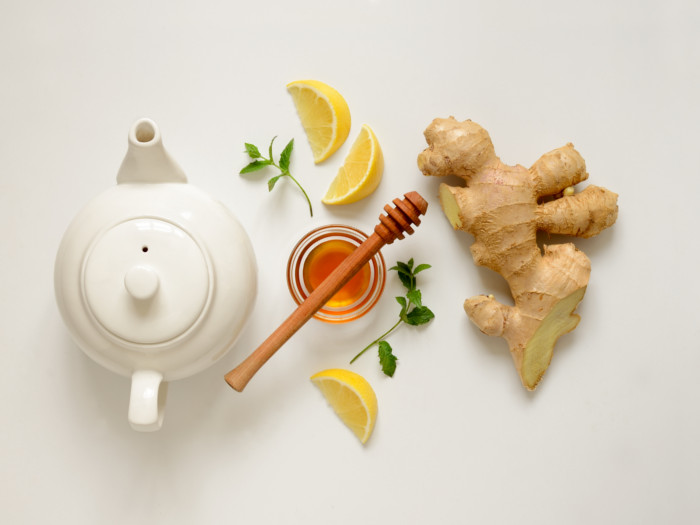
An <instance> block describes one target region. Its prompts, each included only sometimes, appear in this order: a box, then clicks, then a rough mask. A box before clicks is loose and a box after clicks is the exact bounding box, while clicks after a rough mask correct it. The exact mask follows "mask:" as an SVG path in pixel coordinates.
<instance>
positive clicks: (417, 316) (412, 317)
mask: <svg viewBox="0 0 700 525" xmlns="http://www.w3.org/2000/svg"><path fill="white" fill-rule="evenodd" d="M434 317H435V314H433V312H431V311H430V308H428V307H427V306H419V307H416V308H414V309H413V310H411V311H410V312H408V314H407V315H406V323H407V324H410V325H412V326H418V325H422V324H426V323H428V322H430V320H431V319H433V318H434Z"/></svg>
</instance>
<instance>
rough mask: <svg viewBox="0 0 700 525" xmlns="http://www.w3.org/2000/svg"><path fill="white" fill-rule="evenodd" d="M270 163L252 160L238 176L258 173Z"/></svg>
mask: <svg viewBox="0 0 700 525" xmlns="http://www.w3.org/2000/svg"><path fill="white" fill-rule="evenodd" d="M269 165H270V161H268V160H254V161H253V162H251V163H250V164H248V165H247V166H246V167H245V168H243V169H242V170H241V171H240V172H239V174H240V175H244V174H246V173H252V172H254V171H258V170H261V169H263V168H264V167H265V166H269Z"/></svg>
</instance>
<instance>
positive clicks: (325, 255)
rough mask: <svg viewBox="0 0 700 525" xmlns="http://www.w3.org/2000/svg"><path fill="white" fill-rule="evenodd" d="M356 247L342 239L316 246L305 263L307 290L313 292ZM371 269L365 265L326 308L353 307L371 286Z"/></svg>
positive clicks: (304, 274) (303, 273)
mask: <svg viewBox="0 0 700 525" xmlns="http://www.w3.org/2000/svg"><path fill="white" fill-rule="evenodd" d="M355 248H356V246H355V245H353V244H351V243H349V242H348V241H345V240H342V239H330V240H328V241H326V242H323V243H321V244H319V245H318V246H316V247H315V248H314V249H312V250H311V251H310V252H309V255H308V256H307V257H306V260H305V261H304V265H303V269H302V275H303V278H304V284H305V285H306V288H307V289H308V290H309V291H310V292H311V291H313V290H315V289H316V287H317V286H318V285H319V284H321V283H322V282H323V281H324V279H325V278H326V277H328V276H329V275H330V274H331V272H332V271H333V270H335V269H336V267H337V266H338V265H339V264H340V263H341V262H343V260H344V259H345V258H346V257H347V256H348V255H350V254H351V253H352V252H353V251H354V250H355ZM370 277H371V269H370V266H369V263H367V264H365V265H364V266H363V267H362V268H361V269H360V271H359V272H357V273H356V274H355V275H354V276H353V277H352V279H350V280H349V281H348V282H347V283H346V284H345V285H344V286H343V287H342V288H341V289H340V290H338V292H337V293H336V294H335V295H334V296H333V297H331V298H330V299H329V301H328V302H327V303H326V306H327V307H329V308H339V307H343V306H348V305H351V304H353V303H355V302H357V301H359V300H361V299H362V297H363V296H364V295H365V293H366V292H367V288H368V287H369V284H370Z"/></svg>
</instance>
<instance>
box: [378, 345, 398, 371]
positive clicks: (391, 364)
mask: <svg viewBox="0 0 700 525" xmlns="http://www.w3.org/2000/svg"><path fill="white" fill-rule="evenodd" d="M378 346H379V364H380V365H382V372H384V373H385V374H386V375H388V376H389V377H394V372H396V361H398V358H397V357H396V356H395V355H394V354H393V352H392V351H391V345H390V344H389V343H387V342H386V341H379V345H378Z"/></svg>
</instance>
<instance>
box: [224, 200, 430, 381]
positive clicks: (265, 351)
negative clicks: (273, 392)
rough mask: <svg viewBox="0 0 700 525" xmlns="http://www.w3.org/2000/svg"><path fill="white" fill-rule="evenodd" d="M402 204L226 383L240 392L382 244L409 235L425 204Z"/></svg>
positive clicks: (387, 208) (389, 212) (399, 202)
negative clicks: (404, 234) (405, 234)
mask: <svg viewBox="0 0 700 525" xmlns="http://www.w3.org/2000/svg"><path fill="white" fill-rule="evenodd" d="M404 197H405V198H404V199H403V200H399V199H394V201H393V203H394V205H395V206H396V207H395V208H392V207H391V206H389V205H387V206H385V207H384V210H385V211H386V212H387V215H380V217H379V220H380V223H379V224H378V225H377V226H376V227H375V228H374V233H373V234H372V235H370V237H369V238H368V239H367V240H366V241H364V242H363V243H362V244H360V246H358V247H357V248H356V249H355V251H353V252H352V253H351V254H350V255H349V256H348V257H347V258H345V260H343V262H341V263H340V264H339V265H338V266H337V267H336V268H335V270H333V272H331V274H330V275H329V276H328V277H326V278H325V279H324V280H323V282H322V283H321V284H320V285H318V287H316V289H315V290H314V291H313V292H311V294H310V295H309V296H308V297H307V298H306V300H305V301H304V302H303V303H301V304H300V305H299V306H298V307H297V309H296V310H294V312H293V313H292V315H290V316H289V317H288V318H287V319H286V320H285V321H284V322H283V323H282V324H281V325H280V326H279V327H278V328H277V330H275V331H274V332H272V334H270V336H269V337H268V338H267V339H265V341H264V342H263V343H262V344H261V345H260V346H259V347H258V348H257V349H256V350H255V351H254V352H253V353H252V354H250V355H249V356H248V357H247V358H246V359H245V360H244V361H243V362H242V363H241V364H240V365H238V366H237V367H236V368H234V369H233V370H231V371H230V372H229V373H228V374H226V376H225V378H226V382H227V383H228V384H229V385H230V386H231V387H232V388H233V389H234V390H237V391H238V392H241V391H243V389H244V388H245V386H246V385H247V384H248V382H249V381H250V380H251V379H252V377H253V376H254V375H255V373H256V372H257V371H258V370H259V369H260V367H262V366H263V365H264V364H265V363H266V362H267V360H268V359H270V357H272V356H273V355H274V353H275V352H277V350H279V348H280V347H281V346H282V345H283V344H284V343H286V342H287V340H288V339H289V338H290V337H292V335H294V334H295V333H296V332H297V330H299V328H301V327H302V326H304V324H305V323H306V322H307V321H308V320H309V319H311V318H312V317H313V315H314V314H315V313H316V312H318V311H319V310H320V309H321V307H322V306H323V305H324V304H326V303H327V302H328V300H329V299H330V298H331V297H333V296H334V295H335V294H336V292H338V290H340V289H341V288H342V287H343V286H344V285H345V284H346V283H347V282H348V281H349V280H350V279H352V277H353V276H354V275H355V274H356V273H357V272H358V271H359V270H360V268H362V267H363V266H364V265H365V264H366V263H367V261H369V260H370V259H371V258H372V257H374V255H375V254H376V253H377V252H378V251H379V250H380V249H381V248H382V246H384V245H385V244H390V243H392V242H393V241H394V240H395V239H403V233H404V232H405V233H408V234H409V235H410V234H411V233H413V229H412V228H411V225H412V224H414V225H418V224H420V219H419V216H420V215H422V214H424V213H425V211H426V209H427V207H428V203H427V202H426V201H425V200H424V199H423V197H421V196H420V195H419V194H418V193H416V192H411V193H407V194H406V195H405V196H404Z"/></svg>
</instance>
